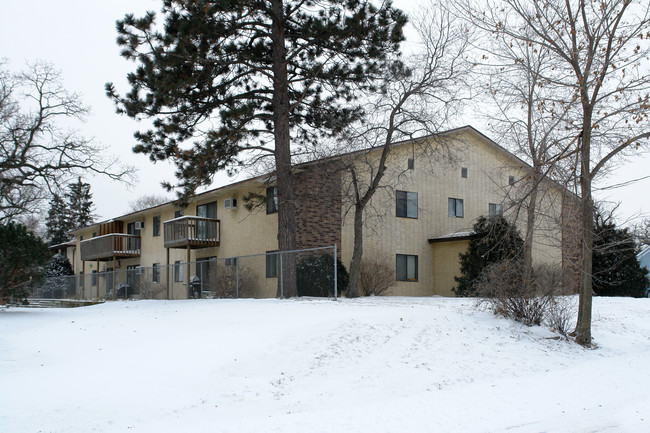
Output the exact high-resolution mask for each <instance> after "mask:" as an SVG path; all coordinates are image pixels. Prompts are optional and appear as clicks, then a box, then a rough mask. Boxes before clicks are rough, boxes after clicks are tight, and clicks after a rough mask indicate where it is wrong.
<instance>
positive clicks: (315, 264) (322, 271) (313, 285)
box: [296, 254, 350, 297]
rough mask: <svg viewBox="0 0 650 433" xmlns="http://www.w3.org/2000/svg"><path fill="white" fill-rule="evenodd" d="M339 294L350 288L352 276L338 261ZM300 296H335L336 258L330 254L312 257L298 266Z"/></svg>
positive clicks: (301, 261)
mask: <svg viewBox="0 0 650 433" xmlns="http://www.w3.org/2000/svg"><path fill="white" fill-rule="evenodd" d="M336 272H337V286H338V292H339V293H343V291H345V289H346V288H347V287H348V282H349V281H350V276H349V275H348V271H347V269H346V268H345V266H344V265H343V263H342V262H341V260H339V259H337V260H336ZM296 279H297V283H298V296H322V297H327V296H334V257H332V256H331V255H329V254H321V255H311V256H307V257H305V258H304V259H302V260H300V261H299V262H298V265H297V266H296Z"/></svg>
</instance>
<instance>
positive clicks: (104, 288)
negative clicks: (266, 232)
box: [30, 245, 347, 299]
mask: <svg viewBox="0 0 650 433" xmlns="http://www.w3.org/2000/svg"><path fill="white" fill-rule="evenodd" d="M336 256H337V247H336V245H334V246H328V247H321V248H309V249H301V250H295V251H282V252H280V251H267V252H265V253H262V254H253V255H246V256H237V257H227V258H216V257H204V258H199V259H197V260H195V261H193V262H186V261H181V260H177V261H175V262H174V263H171V264H169V265H154V266H151V267H142V266H126V267H125V268H120V269H116V270H110V271H107V272H96V271H93V272H92V273H90V274H88V273H86V274H78V275H70V276H63V277H51V278H46V279H45V280H44V281H43V282H42V283H41V284H39V285H38V286H37V287H35V288H34V289H33V290H32V292H31V295H30V297H31V298H46V299H127V298H130V299H188V298H204V299H205V298H210V299H213V298H274V297H276V296H279V297H284V296H286V295H290V294H291V293H292V290H291V289H290V288H289V287H288V284H290V282H291V273H292V270H295V280H296V287H297V292H298V296H326V297H337V296H339V295H340V293H341V291H342V290H343V289H344V286H345V285H347V273H345V271H344V270H343V269H342V268H341V265H340V261H339V262H338V263H339V264H338V266H335V262H336V261H335V260H334V257H336Z"/></svg>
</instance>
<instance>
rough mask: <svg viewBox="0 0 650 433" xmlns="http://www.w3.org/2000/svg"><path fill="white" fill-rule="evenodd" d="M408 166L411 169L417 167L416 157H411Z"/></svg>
mask: <svg viewBox="0 0 650 433" xmlns="http://www.w3.org/2000/svg"><path fill="white" fill-rule="evenodd" d="M407 167H408V169H409V170H414V169H415V158H409V159H408V163H407Z"/></svg>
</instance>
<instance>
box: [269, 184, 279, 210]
mask: <svg viewBox="0 0 650 433" xmlns="http://www.w3.org/2000/svg"><path fill="white" fill-rule="evenodd" d="M277 211H278V187H277V186H270V187H268V188H266V213H267V214H268V213H276V212H277Z"/></svg>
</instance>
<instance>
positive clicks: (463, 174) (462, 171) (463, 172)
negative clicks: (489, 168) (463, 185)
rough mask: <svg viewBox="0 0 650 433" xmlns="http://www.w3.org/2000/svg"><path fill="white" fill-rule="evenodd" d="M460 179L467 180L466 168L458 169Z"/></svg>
mask: <svg viewBox="0 0 650 433" xmlns="http://www.w3.org/2000/svg"><path fill="white" fill-rule="evenodd" d="M460 177H463V178H465V179H467V167H463V168H461V169H460Z"/></svg>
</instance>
